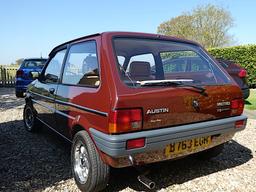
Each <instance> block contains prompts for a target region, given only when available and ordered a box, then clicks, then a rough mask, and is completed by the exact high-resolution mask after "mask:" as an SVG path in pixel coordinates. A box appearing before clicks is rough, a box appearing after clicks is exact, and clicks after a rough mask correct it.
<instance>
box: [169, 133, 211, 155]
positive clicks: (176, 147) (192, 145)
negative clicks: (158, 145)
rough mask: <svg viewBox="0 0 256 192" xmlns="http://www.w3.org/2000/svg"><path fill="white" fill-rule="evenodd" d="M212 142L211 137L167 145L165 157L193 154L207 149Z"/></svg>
mask: <svg viewBox="0 0 256 192" xmlns="http://www.w3.org/2000/svg"><path fill="white" fill-rule="evenodd" d="M211 142H212V140H211V136H208V137H201V138H195V139H190V140H185V141H181V142H177V143H172V144H170V145H167V147H166V148H165V155H166V156H171V155H176V154H180V153H184V152H190V151H191V152H192V151H194V150H196V149H200V148H205V147H207V146H208V145H210V144H211Z"/></svg>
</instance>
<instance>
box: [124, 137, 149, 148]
mask: <svg viewBox="0 0 256 192" xmlns="http://www.w3.org/2000/svg"><path fill="white" fill-rule="evenodd" d="M144 146H145V138H139V139H131V140H128V141H127V142H126V149H136V148H142V147H144Z"/></svg>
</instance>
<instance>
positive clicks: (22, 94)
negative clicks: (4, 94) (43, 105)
mask: <svg viewBox="0 0 256 192" xmlns="http://www.w3.org/2000/svg"><path fill="white" fill-rule="evenodd" d="M15 95H16V97H21V98H23V97H24V92H23V91H16V92H15Z"/></svg>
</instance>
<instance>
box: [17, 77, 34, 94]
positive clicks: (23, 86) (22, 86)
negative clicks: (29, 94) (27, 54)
mask: <svg viewBox="0 0 256 192" xmlns="http://www.w3.org/2000/svg"><path fill="white" fill-rule="evenodd" d="M32 81H33V80H25V79H21V78H17V79H16V81H15V89H16V91H23V92H25V91H26V90H27V86H28V85H29V84H30V83H31V82H32Z"/></svg>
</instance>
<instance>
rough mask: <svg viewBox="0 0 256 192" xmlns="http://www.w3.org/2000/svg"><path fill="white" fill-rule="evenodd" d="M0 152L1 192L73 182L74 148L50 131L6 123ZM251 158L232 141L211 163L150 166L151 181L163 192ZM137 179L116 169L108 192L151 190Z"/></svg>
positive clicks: (131, 171) (188, 161)
mask: <svg viewBox="0 0 256 192" xmlns="http://www.w3.org/2000/svg"><path fill="white" fill-rule="evenodd" d="M0 151H1V153H0V175H1V177H0V191H1V190H3V191H13V190H18V191H19V190H20V191H30V190H32V191H33V190H42V189H44V188H46V187H50V186H54V185H55V184H56V183H57V182H60V181H65V180H67V179H70V178H72V175H71V171H70V144H69V143H68V142H66V141H64V140H63V139H62V138H60V137H59V136H57V135H56V134H54V133H53V132H52V131H50V130H48V129H46V128H43V129H41V130H40V131H39V133H36V134H31V133H28V132H26V131H25V130H24V128H23V122H22V121H21V120H17V121H10V122H6V123H2V124H0ZM251 158H252V155H251V151H250V150H249V149H248V148H246V147H244V146H242V145H240V144H239V143H237V142H235V141H231V142H230V143H229V144H227V145H226V146H225V150H224V152H223V154H221V155H219V156H218V157H217V158H214V159H212V160H210V161H199V160H196V159H195V158H192V157H187V158H184V159H180V160H177V161H167V162H162V163H158V164H152V165H150V166H148V168H149V169H150V170H151V174H150V175H149V178H150V179H152V180H153V181H155V182H156V190H159V189H161V188H165V187H168V186H170V185H173V184H181V183H184V182H186V181H189V180H192V179H194V178H198V177H201V176H204V175H209V174H211V173H214V172H218V171H221V170H225V169H229V168H232V167H235V166H238V165H241V164H244V163H246V162H247V161H249V160H250V159H251ZM136 177H137V172H136V171H135V169H134V168H123V169H112V170H111V178H110V182H109V186H108V188H107V189H106V190H105V191H120V190H122V189H125V188H127V187H129V188H131V189H134V190H135V191H145V190H147V189H146V188H145V187H144V186H142V185H141V184H139V183H138V181H137V179H136Z"/></svg>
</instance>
